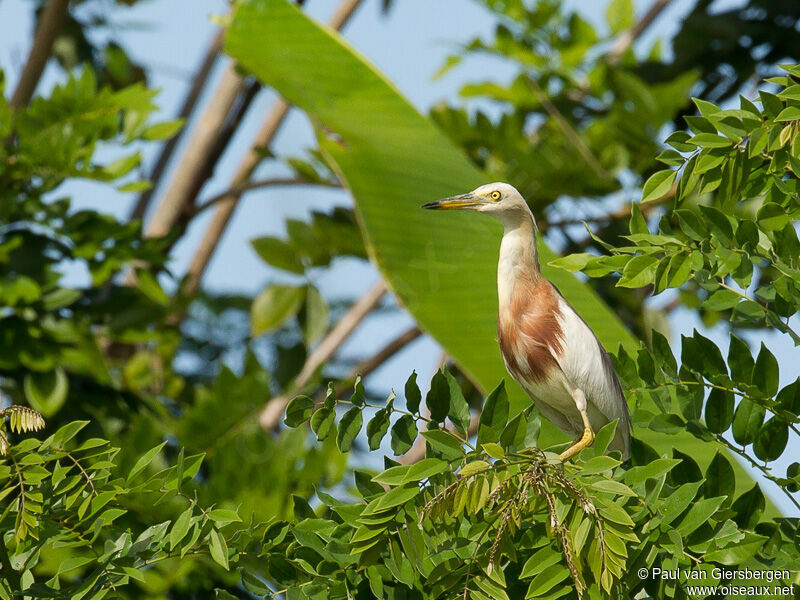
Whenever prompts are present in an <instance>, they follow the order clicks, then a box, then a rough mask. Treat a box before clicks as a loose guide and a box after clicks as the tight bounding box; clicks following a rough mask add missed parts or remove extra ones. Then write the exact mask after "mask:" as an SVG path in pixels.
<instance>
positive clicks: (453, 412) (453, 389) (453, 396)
mask: <svg viewBox="0 0 800 600" xmlns="http://www.w3.org/2000/svg"><path fill="white" fill-rule="evenodd" d="M445 377H446V379H447V386H448V388H449V390H450V409H449V410H448V412H447V416H448V417H450V421H452V422H453V425H455V426H456V429H458V430H459V431H460V432H461V433H463V434H466V433H467V429H468V428H469V404H467V401H466V399H465V398H464V394H463V393H462V392H461V386H460V385H458V381H456V378H455V377H453V376H452V375H451V374H450V372H449V371H445Z"/></svg>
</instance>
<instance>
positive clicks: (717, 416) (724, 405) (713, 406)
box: [705, 388, 734, 433]
mask: <svg viewBox="0 0 800 600" xmlns="http://www.w3.org/2000/svg"><path fill="white" fill-rule="evenodd" d="M733 404H734V398H733V392H729V391H727V390H721V389H719V388H714V389H712V390H711V392H710V393H709V395H708V400H707V401H706V410H705V417H706V427H708V429H709V430H710V431H712V432H713V433H722V432H723V431H726V430H727V429H728V427H730V426H731V423H733Z"/></svg>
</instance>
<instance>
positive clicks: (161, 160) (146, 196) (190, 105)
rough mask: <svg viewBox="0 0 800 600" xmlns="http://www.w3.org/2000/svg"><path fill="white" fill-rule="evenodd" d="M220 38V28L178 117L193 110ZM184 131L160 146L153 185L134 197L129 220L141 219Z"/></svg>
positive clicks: (220, 42) (215, 54)
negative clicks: (134, 201) (134, 200)
mask: <svg viewBox="0 0 800 600" xmlns="http://www.w3.org/2000/svg"><path fill="white" fill-rule="evenodd" d="M222 40H223V30H221V29H220V30H219V31H218V32H217V33H216V35H215V36H214V39H213V40H212V42H211V45H210V46H209V47H208V50H206V54H205V56H204V57H203V60H202V62H201V63H200V65H199V67H198V69H197V71H196V72H195V75H194V77H193V79H192V85H191V86H190V87H189V91H188V92H187V93H186V97H185V98H184V100H183V104H182V105H181V109H180V111H178V116H177V118H178V119H184V120H187V119H188V118H189V116H191V114H192V113H193V112H194V109H195V106H196V105H197V101H198V99H199V98H200V94H201V92H202V91H203V88H204V87H205V85H206V83H207V82H208V77H209V75H210V74H211V69H212V67H213V66H214V63H215V62H216V60H217V56H219V52H220V50H221V49H222ZM184 131H185V127H184V128H183V129H181V131H179V132H178V133H177V134H175V135H174V136H172V137H171V138H170V139H169V140H167V142H166V143H165V144H164V145H163V147H162V148H161V152H160V153H159V154H158V157H157V158H156V161H155V163H154V165H153V169H152V170H151V171H150V176H149V179H150V181H151V182H152V184H153V185H152V187H151V188H150V189H148V190H145V191H144V192H142V193H141V194H140V195H139V197H138V198H137V199H136V203H135V204H134V205H133V208H132V209H131V214H130V219H131V220H133V219H141V218H143V217H144V215H145V213H146V212H147V207H148V206H149V205H150V201H151V200H152V198H153V194H154V193H155V191H156V188H157V187H158V184H159V182H160V181H161V178H162V176H163V175H164V171H166V169H167V165H168V164H169V161H170V159H171V158H172V154H173V153H174V152H175V148H176V147H177V146H178V141H179V140H180V139H181V136H182V135H183V132H184Z"/></svg>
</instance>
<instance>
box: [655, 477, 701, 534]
mask: <svg viewBox="0 0 800 600" xmlns="http://www.w3.org/2000/svg"><path fill="white" fill-rule="evenodd" d="M702 485H703V482H702V481H695V482H693V483H684V484H683V485H682V486H680V487H679V488H678V489H677V490H675V491H674V492H673V493H672V495H670V496H667V497H666V498H665V499H664V500H662V501H661V524H662V526H666V525H669V524H670V523H672V522H673V521H674V520H675V519H676V518H678V515H680V514H681V513H682V512H683V511H684V510H686V508H687V507H688V506H689V505H690V504H691V503H692V502H693V501H694V499H695V496H697V491H698V490H699V489H700V486H702Z"/></svg>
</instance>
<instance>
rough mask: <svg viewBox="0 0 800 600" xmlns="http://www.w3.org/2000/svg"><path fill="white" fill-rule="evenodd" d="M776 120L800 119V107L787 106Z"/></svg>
mask: <svg viewBox="0 0 800 600" xmlns="http://www.w3.org/2000/svg"><path fill="white" fill-rule="evenodd" d="M775 120H776V121H797V120H800V108H798V107H797V106H787V107H786V108H784V109H783V110H782V111H781V112H780V113H778V116H776V117H775Z"/></svg>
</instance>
